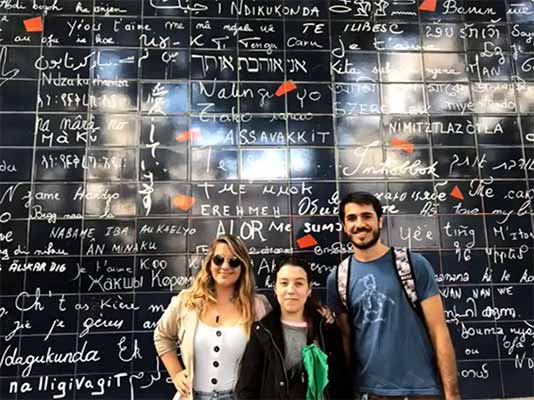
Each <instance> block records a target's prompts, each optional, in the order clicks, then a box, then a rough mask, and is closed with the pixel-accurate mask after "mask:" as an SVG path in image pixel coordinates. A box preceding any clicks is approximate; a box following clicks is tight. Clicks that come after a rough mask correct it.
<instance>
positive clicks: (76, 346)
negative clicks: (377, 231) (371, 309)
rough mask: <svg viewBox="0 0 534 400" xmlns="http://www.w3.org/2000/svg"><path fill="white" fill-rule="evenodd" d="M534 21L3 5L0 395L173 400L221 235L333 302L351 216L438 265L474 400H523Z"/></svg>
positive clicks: (528, 330) (416, 13)
mask: <svg viewBox="0 0 534 400" xmlns="http://www.w3.org/2000/svg"><path fill="white" fill-rule="evenodd" d="M533 110H534V2H532V1H530V0H514V1H512V0H484V1H475V0H463V1H462V0H405V1H397V0H390V1H385V0H307V1H301V0H257V1H253V0H121V1H119V0H0V370H1V373H0V393H1V397H2V398H3V399H50V398H55V399H61V398H69V399H110V398H123V399H144V398H146V399H155V398H159V399H168V398H171V396H172V392H173V390H172V387H171V385H170V384H169V383H168V380H167V375H166V373H165V370H164V368H163V366H162V365H161V364H160V363H159V361H158V360H157V358H156V355H155V352H154V350H153V345H152V331H153V328H154V325H155V322H156V321H157V320H158V318H159V316H160V314H161V313H162V311H163V309H164V307H165V306H166V305H167V304H168V302H169V299H170V297H171V296H172V295H173V294H174V293H176V292H178V291H179V290H180V289H182V288H183V287H185V286H187V285H188V284H189V283H190V282H191V279H192V276H194V274H195V272H196V271H197V270H198V268H199V265H200V260H201V259H202V254H203V252H205V250H206V247H207V244H208V243H209V242H210V241H211V240H212V239H213V238H214V237H215V236H216V235H217V234H221V233H234V234H238V235H240V236H242V237H243V238H244V239H245V240H246V242H247V244H248V245H249V247H250V250H251V253H252V256H253V260H254V266H255V269H256V272H257V283H258V286H259V287H260V288H261V290H263V291H264V292H266V291H268V290H269V288H270V287H271V286H272V279H271V277H270V272H271V269H272V266H273V260H274V259H276V257H278V256H279V255H280V254H283V253H287V252H291V251H293V252H298V253H300V254H302V255H303V256H304V257H306V258H307V259H309V260H310V261H311V262H312V263H313V268H314V272H315V281H314V285H315V286H316V290H317V291H318V292H319V293H320V294H322V295H324V285H325V280H326V276H327V275H328V273H329V271H330V270H331V269H332V268H333V267H334V266H335V265H336V264H337V263H338V262H339V261H340V260H341V259H342V258H343V257H345V256H347V255H348V253H349V251H350V247H349V246H348V245H347V243H346V241H345V239H344V237H343V234H342V231H341V226H340V224H339V223H338V219H337V211H338V210H337V206H338V201H339V198H340V197H341V196H343V195H344V194H345V193H347V192H349V191H352V190H367V191H371V192H373V193H376V194H377V195H378V196H379V197H380V198H381V200H382V201H383V203H384V204H385V206H386V207H385V208H386V210H387V213H386V215H387V224H386V225H387V226H386V229H384V232H383V235H385V238H386V241H387V242H388V243H389V244H392V245H403V246H409V247H411V248H412V249H415V250H417V251H420V252H422V253H423V254H424V255H425V256H426V257H427V258H428V259H429V260H430V261H431V263H432V264H433V266H434V268H435V270H436V271H435V272H436V275H437V277H438V282H439V284H440V288H441V292H442V296H443V298H444V300H445V303H446V308H447V310H446V317H447V321H448V323H449V327H450V330H451V332H452V335H453V340H454V345H455V348H456V352H457V358H458V360H459V373H460V382H461V391H462V395H463V397H464V398H466V399H471V398H472V399H475V398H477V399H480V398H484V399H487V398H511V397H526V396H533V395H534V347H533V345H534V290H533V285H534V262H533V249H534V228H533V221H532V211H533V210H532V208H533V203H532V199H533V197H534V115H533V114H532V112H533Z"/></svg>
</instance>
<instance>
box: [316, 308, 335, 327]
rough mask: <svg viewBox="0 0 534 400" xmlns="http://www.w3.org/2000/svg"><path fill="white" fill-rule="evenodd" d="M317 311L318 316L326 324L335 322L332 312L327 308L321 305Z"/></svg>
mask: <svg viewBox="0 0 534 400" xmlns="http://www.w3.org/2000/svg"><path fill="white" fill-rule="evenodd" d="M317 311H319V314H321V315H322V316H323V318H324V319H325V321H326V323H327V324H333V323H334V322H336V319H335V317H334V313H332V311H331V310H330V309H329V308H328V307H327V306H323V305H321V306H319V309H318V310H317Z"/></svg>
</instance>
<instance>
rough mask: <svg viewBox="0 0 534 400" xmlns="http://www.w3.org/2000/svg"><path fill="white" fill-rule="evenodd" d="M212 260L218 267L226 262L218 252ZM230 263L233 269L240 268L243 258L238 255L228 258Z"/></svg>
mask: <svg viewBox="0 0 534 400" xmlns="http://www.w3.org/2000/svg"><path fill="white" fill-rule="evenodd" d="M212 261H213V263H214V264H215V265H216V266H217V267H222V265H223V264H224V257H223V256H221V255H219V254H217V255H215V256H213V258H212ZM228 265H229V266H230V268H232V269H236V268H239V267H240V266H241V260H240V259H239V258H237V257H232V258H230V259H229V260H228Z"/></svg>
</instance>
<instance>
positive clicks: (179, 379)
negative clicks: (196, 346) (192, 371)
mask: <svg viewBox="0 0 534 400" xmlns="http://www.w3.org/2000/svg"><path fill="white" fill-rule="evenodd" d="M172 383H174V387H175V388H176V390H178V392H180V394H181V395H182V396H184V397H187V396H189V394H190V393H191V385H190V383H189V372H188V371H187V369H183V370H181V371H180V372H178V373H177V374H176V375H174V378H173V379H172Z"/></svg>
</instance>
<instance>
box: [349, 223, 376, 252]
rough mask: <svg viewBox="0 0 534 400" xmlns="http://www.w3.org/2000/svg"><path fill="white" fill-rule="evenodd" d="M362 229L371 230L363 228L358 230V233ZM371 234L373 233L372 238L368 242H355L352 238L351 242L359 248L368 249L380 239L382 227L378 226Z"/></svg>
mask: <svg viewBox="0 0 534 400" xmlns="http://www.w3.org/2000/svg"><path fill="white" fill-rule="evenodd" d="M361 231H364V232H369V230H367V229H363V230H360V231H356V234H358V233H359V232H361ZM371 234H372V236H371V240H369V241H368V242H355V241H354V240H351V243H352V244H353V245H354V247H356V248H357V249H360V250H367V249H369V248H371V247H373V246H374V245H375V244H376V243H377V242H378V239H380V228H378V229H376V230H371Z"/></svg>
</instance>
